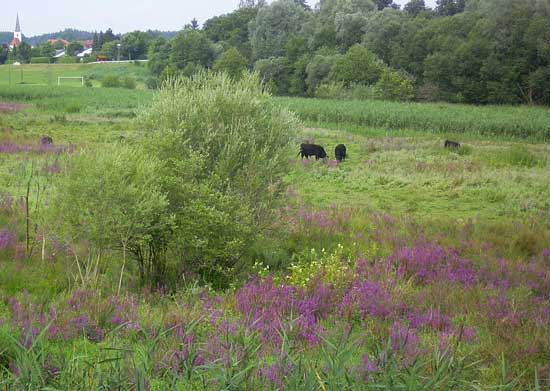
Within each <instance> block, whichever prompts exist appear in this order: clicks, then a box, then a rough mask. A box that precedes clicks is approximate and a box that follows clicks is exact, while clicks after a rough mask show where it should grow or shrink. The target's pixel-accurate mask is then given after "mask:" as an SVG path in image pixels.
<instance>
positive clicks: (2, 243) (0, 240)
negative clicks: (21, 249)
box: [0, 228, 17, 250]
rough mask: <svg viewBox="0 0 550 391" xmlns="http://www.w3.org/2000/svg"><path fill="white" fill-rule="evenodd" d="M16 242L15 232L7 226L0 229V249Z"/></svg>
mask: <svg viewBox="0 0 550 391" xmlns="http://www.w3.org/2000/svg"><path fill="white" fill-rule="evenodd" d="M16 242H17V239H16V236H15V233H14V232H13V231H11V230H9V229H7V228H4V229H0V250H4V249H8V248H11V247H13V246H15V244H16Z"/></svg>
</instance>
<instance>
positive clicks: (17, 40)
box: [9, 14, 23, 49]
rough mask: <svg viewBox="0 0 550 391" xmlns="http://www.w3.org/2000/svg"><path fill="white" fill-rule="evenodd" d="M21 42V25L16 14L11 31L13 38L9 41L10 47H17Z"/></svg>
mask: <svg viewBox="0 0 550 391" xmlns="http://www.w3.org/2000/svg"><path fill="white" fill-rule="evenodd" d="M22 42H23V34H22V33H21V25H20V24H19V14H17V20H16V22H15V31H14V32H13V39H12V40H11V42H10V43H9V47H10V49H13V48H14V47H18V46H19V45H21V43H22Z"/></svg>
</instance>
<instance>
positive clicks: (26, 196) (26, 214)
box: [25, 162, 34, 256]
mask: <svg viewBox="0 0 550 391" xmlns="http://www.w3.org/2000/svg"><path fill="white" fill-rule="evenodd" d="M33 174H34V162H32V164H31V175H30V176H29V180H28V181H27V194H26V195H25V221H26V233H25V244H26V250H27V256H30V254H29V251H30V234H29V225H30V216H29V194H30V192H31V181H32V176H33Z"/></svg>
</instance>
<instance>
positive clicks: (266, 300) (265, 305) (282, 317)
mask: <svg viewBox="0 0 550 391" xmlns="http://www.w3.org/2000/svg"><path fill="white" fill-rule="evenodd" d="M329 292H330V290H329V289H328V288H326V287H324V286H322V285H318V286H317V288H316V289H314V290H313V293H312V294H308V293H307V292H306V291H305V290H303V289H299V288H297V287H295V286H292V285H277V286H276V285H274V283H273V279H272V278H271V277H267V278H266V279H265V280H263V281H259V280H256V281H252V282H249V283H247V284H245V285H244V286H243V287H242V288H241V289H240V290H239V291H237V294H236V298H237V308H238V310H239V311H240V312H241V313H242V314H243V315H245V318H246V319H247V320H246V323H247V325H248V326H249V327H250V328H251V329H252V330H254V331H256V332H258V335H259V338H260V340H261V341H262V342H263V343H274V344H276V345H277V344H279V343H280V341H281V335H280V334H281V328H283V329H287V331H289V330H290V329H291V327H290V326H289V323H292V324H293V327H292V330H294V332H295V333H296V335H298V336H300V337H301V338H302V339H304V340H305V341H307V342H308V343H311V344H315V343H317V342H318V339H319V337H318V335H319V334H320V333H322V332H323V329H322V327H321V326H320V324H319V323H318V320H319V318H322V317H324V316H325V314H326V313H328V308H327V302H328V303H330V301H329V300H328V297H329V296H330V293H329Z"/></svg>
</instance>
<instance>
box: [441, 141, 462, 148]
mask: <svg viewBox="0 0 550 391" xmlns="http://www.w3.org/2000/svg"><path fill="white" fill-rule="evenodd" d="M445 148H460V143H459V142H456V141H451V140H445Z"/></svg>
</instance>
